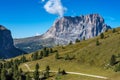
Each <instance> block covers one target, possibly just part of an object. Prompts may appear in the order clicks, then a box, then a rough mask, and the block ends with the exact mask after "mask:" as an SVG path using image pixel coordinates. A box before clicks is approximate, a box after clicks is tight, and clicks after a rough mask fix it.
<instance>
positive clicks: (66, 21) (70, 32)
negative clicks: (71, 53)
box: [43, 14, 111, 44]
mask: <svg viewBox="0 0 120 80" xmlns="http://www.w3.org/2000/svg"><path fill="white" fill-rule="evenodd" d="M106 29H111V27H110V26H108V25H106V24H105V22H104V18H103V17H102V16H100V15H99V14H88V15H81V16H75V17H71V16H64V17H62V18H59V19H57V20H56V21H55V22H54V24H53V26H52V27H51V28H50V29H49V30H48V31H47V32H46V33H45V34H44V35H43V38H54V39H56V43H57V44H58V43H59V44H66V43H69V42H70V41H73V42H74V41H75V40H76V39H80V40H82V39H83V37H85V39H89V38H92V37H95V36H98V35H99V34H100V33H102V32H104V31H105V30H106Z"/></svg>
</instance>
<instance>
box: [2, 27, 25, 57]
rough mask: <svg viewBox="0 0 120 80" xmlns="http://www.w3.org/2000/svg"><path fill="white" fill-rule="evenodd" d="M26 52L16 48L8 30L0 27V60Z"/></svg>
mask: <svg viewBox="0 0 120 80" xmlns="http://www.w3.org/2000/svg"><path fill="white" fill-rule="evenodd" d="M24 53H26V52H24V51H22V50H20V49H18V48H16V47H15V46H14V44H13V38H12V36H11V32H10V30H8V29H7V28H5V27H4V26H2V25H0V58H11V57H15V56H18V55H21V54H24Z"/></svg>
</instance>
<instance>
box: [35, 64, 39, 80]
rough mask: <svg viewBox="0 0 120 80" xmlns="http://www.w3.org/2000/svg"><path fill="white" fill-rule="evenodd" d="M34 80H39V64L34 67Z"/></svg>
mask: <svg viewBox="0 0 120 80" xmlns="http://www.w3.org/2000/svg"><path fill="white" fill-rule="evenodd" d="M34 79H35V80H39V64H38V63H37V64H36V66H35V72H34Z"/></svg>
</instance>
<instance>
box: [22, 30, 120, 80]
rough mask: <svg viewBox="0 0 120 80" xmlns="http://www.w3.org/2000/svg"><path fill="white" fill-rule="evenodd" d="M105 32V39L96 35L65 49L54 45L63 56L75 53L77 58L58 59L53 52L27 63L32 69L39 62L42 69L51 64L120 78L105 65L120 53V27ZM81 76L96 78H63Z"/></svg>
mask: <svg viewBox="0 0 120 80" xmlns="http://www.w3.org/2000/svg"><path fill="white" fill-rule="evenodd" d="M104 34H105V37H106V38H105V39H99V37H96V38H92V39H89V40H86V41H82V42H80V43H76V44H73V45H68V46H64V49H63V48H62V46H57V47H54V49H55V50H58V52H59V54H60V56H61V57H64V56H65V55H66V54H69V55H70V56H73V55H75V59H73V60H71V61H65V60H64V59H59V60H56V59H55V55H54V54H51V55H50V56H49V57H46V58H44V59H41V60H37V61H31V62H27V64H28V65H29V66H30V68H31V69H34V67H35V66H34V65H35V64H36V63H39V64H40V69H42V70H44V69H45V67H46V66H47V65H49V66H50V68H51V70H58V68H61V69H65V70H66V71H73V72H82V73H87V74H95V75H101V76H108V77H112V78H113V80H119V79H120V77H119V73H115V72H113V71H112V70H111V69H109V70H108V69H105V65H106V64H108V63H109V60H110V57H111V55H112V54H115V55H117V54H118V53H120V28H118V29H117V32H116V33H112V31H111V30H110V31H108V32H106V33H104ZM97 39H99V41H100V45H99V46H96V40H97ZM30 55H31V54H28V55H26V56H27V58H30ZM20 67H21V68H23V70H24V71H26V70H27V69H26V67H25V66H24V64H21V65H20ZM75 76H76V77H75ZM79 77H80V78H81V79H82V80H94V79H88V78H87V77H83V76H77V75H67V76H64V77H62V78H63V79H64V80H71V79H70V78H72V79H74V78H75V79H74V80H78V79H79ZM63 79H62V80H63ZM95 80H97V79H95ZM98 80H99V79H98Z"/></svg>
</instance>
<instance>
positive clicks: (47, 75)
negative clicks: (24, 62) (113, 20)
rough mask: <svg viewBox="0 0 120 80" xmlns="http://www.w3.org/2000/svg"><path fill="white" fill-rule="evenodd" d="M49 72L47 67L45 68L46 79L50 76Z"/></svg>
mask: <svg viewBox="0 0 120 80" xmlns="http://www.w3.org/2000/svg"><path fill="white" fill-rule="evenodd" d="M49 71H50V67H49V66H46V77H47V78H48V77H49V76H50V75H49Z"/></svg>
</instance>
